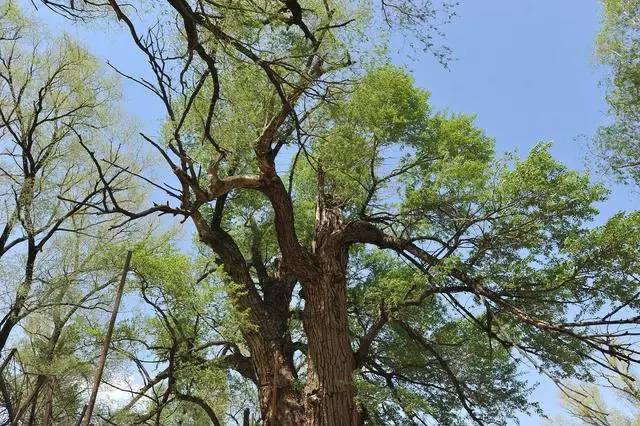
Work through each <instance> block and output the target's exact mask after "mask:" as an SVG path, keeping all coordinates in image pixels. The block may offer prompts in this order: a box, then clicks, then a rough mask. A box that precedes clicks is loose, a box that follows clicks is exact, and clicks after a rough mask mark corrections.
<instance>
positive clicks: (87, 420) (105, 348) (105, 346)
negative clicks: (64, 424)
mask: <svg viewBox="0 0 640 426" xmlns="http://www.w3.org/2000/svg"><path fill="white" fill-rule="evenodd" d="M130 263H131V250H129V251H128V252H127V258H126V259H125V261H124V269H123V271H122V277H120V284H119V285H118V289H117V290H116V297H115V300H114V301H113V309H112V310H111V319H110V320H109V325H108V326H107V334H105V336H104V342H102V352H101V353H100V359H99V360H98V368H97V371H96V378H95V381H94V382H93V390H92V391H91V397H90V398H89V402H88V403H87V405H86V410H84V422H83V423H82V424H83V426H89V425H90V424H91V416H92V414H93V407H94V406H95V404H96V397H97V396H98V388H99V387H100V382H102V373H103V371H104V365H105V363H106V362H107V353H108V352H109V345H110V344H111V336H112V335H113V328H114V326H115V324H116V317H117V316H118V309H119V308H120V299H122V292H123V290H124V283H125V281H126V279H127V272H129V264H130Z"/></svg>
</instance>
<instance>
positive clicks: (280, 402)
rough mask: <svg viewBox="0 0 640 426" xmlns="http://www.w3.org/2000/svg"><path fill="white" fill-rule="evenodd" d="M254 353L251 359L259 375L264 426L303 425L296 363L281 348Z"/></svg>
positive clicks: (259, 394) (259, 393) (258, 381)
mask: <svg viewBox="0 0 640 426" xmlns="http://www.w3.org/2000/svg"><path fill="white" fill-rule="evenodd" d="M257 352H258V351H253V352H252V353H251V358H252V359H253V365H254V368H255V370H256V373H257V377H256V379H257V384H258V396H259V399H260V401H259V402H260V411H261V414H262V419H263V420H264V424H265V425H267V426H276V425H299V424H302V418H303V417H302V416H303V406H302V402H301V397H300V391H299V390H298V389H296V384H295V375H294V374H295V373H294V368H293V360H291V359H289V357H288V356H285V355H283V352H282V351H281V350H280V349H279V348H272V350H267V351H262V350H260V351H259V352H261V353H257Z"/></svg>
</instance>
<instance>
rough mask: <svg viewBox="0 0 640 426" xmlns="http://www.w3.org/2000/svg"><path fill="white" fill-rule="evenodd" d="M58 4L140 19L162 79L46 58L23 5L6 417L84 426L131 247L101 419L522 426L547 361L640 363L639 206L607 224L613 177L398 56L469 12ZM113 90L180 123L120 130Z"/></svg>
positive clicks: (139, 41)
mask: <svg viewBox="0 0 640 426" xmlns="http://www.w3.org/2000/svg"><path fill="white" fill-rule="evenodd" d="M43 3H44V5H46V6H48V7H50V8H52V9H53V10H55V11H57V12H59V13H61V14H63V15H65V16H66V17H68V18H70V19H76V20H79V21H89V22H93V21H94V20H100V21H107V22H111V25H118V28H119V29H120V30H122V31H126V32H127V33H128V34H129V35H130V36H131V42H132V43H133V45H135V46H136V47H137V48H138V49H139V50H140V53H141V57H142V58H143V59H144V60H145V61H146V62H147V63H148V65H149V71H148V73H147V74H146V75H144V76H136V75H129V74H128V71H127V70H126V69H120V68H117V69H115V70H113V73H108V72H107V71H106V70H104V69H103V68H104V67H101V66H100V65H99V64H98V61H97V60H96V59H95V58H93V57H92V56H91V55H90V54H89V53H88V52H87V50H86V49H85V48H83V47H81V46H80V45H78V44H77V43H76V42H74V41H73V40H71V39H70V38H69V37H67V36H65V37H63V38H60V39H55V41H54V42H53V43H52V46H53V47H52V48H51V49H43V47H44V46H45V45H46V46H48V45H49V44H50V43H48V42H46V41H42V42H40V43H38V42H37V40H36V39H35V36H36V35H37V34H38V31H36V30H34V29H33V28H34V25H37V24H33V23H32V22H31V21H30V20H29V19H28V18H25V17H24V16H23V15H21V14H20V13H19V12H18V11H17V10H16V9H15V7H14V6H13V5H11V4H9V5H6V6H5V7H4V9H3V10H4V11H5V12H4V13H5V15H4V16H5V18H6V19H4V20H3V21H2V24H1V25H3V26H5V27H3V28H5V29H4V30H3V32H2V33H0V64H1V65H2V67H0V77H2V81H1V82H0V100H1V103H0V113H1V114H2V115H0V118H2V122H1V123H0V130H2V134H1V137H2V141H3V149H5V148H4V146H5V145H4V144H5V143H9V145H10V148H7V150H6V151H3V153H5V157H4V158H7V159H8V160H7V163H10V164H11V167H13V168H15V167H17V169H16V171H13V169H11V170H9V169H7V171H4V170H2V173H3V174H2V188H3V190H2V197H3V202H5V203H6V204H7V205H9V206H14V208H13V209H8V210H7V211H8V213H7V215H8V216H7V219H6V223H7V225H6V226H5V233H4V234H6V238H4V234H3V238H4V239H6V240H7V241H14V242H13V243H11V245H10V247H15V249H14V250H15V254H16V256H15V259H12V260H11V261H7V262H6V263H5V258H4V257H3V258H2V259H1V261H2V262H3V263H2V264H1V265H2V268H3V270H5V271H9V272H5V273H4V275H11V271H13V270H15V269H14V268H16V267H17V266H16V265H22V264H23V263H21V262H24V265H25V266H24V268H25V271H26V272H25V273H24V277H22V276H20V277H19V278H17V279H14V280H13V281H12V280H6V284H5V286H6V287H7V290H8V292H9V294H11V297H10V298H9V302H8V304H9V306H8V307H7V315H6V316H5V317H4V318H3V319H2V331H4V330H6V337H5V338H4V340H0V343H2V345H1V346H0V349H2V350H3V351H2V354H3V357H2V358H1V359H2V360H3V361H2V364H1V365H2V368H1V369H0V384H1V385H2V386H1V389H0V390H1V391H2V399H1V400H0V401H1V402H2V408H3V409H4V413H2V415H4V417H3V418H2V419H3V420H6V421H7V422H8V423H13V424H28V423H30V424H34V423H37V424H45V425H48V424H75V423H76V421H78V419H79V418H81V417H82V416H83V413H84V411H83V404H84V403H85V402H86V400H87V399H88V391H89V389H90V388H91V386H90V385H91V383H92V380H93V377H94V376H93V370H94V368H95V363H96V359H97V358H98V354H99V352H100V346H101V345H102V344H104V343H105V335H104V333H105V330H104V328H105V323H106V318H107V317H108V314H109V313H110V310H111V307H110V303H111V300H112V298H113V295H114V293H115V290H114V285H115V283H116V282H117V280H118V278H119V276H120V274H121V268H122V263H123V262H124V253H125V252H126V251H127V250H132V251H133V258H132V263H131V268H130V269H131V271H130V274H129V275H128V277H127V287H126V294H125V298H124V309H123V310H122V312H121V314H120V316H119V320H118V325H117V327H116V330H115V334H114V335H113V338H112V339H111V340H110V341H109V340H107V341H106V344H107V345H108V349H109V358H108V363H107V370H106V372H105V376H104V378H103V382H102V386H101V387H100V392H101V393H102V394H103V395H105V394H114V392H115V393H117V394H118V395H121V396H122V397H121V398H120V399H119V400H117V401H109V400H107V399H106V397H104V399H101V400H100V404H99V406H98V407H96V410H95V412H94V417H93V419H94V421H95V422H99V423H100V424H116V425H128V424H156V425H157V424H162V425H165V424H166V425H169V424H232V423H234V422H235V423H238V424H239V423H240V422H242V421H243V422H244V423H245V424H250V423H252V422H254V423H256V422H258V423H259V424H265V425H298V424H304V425H356V424H372V425H378V424H380V425H382V424H385V425H386V424H397V425H403V424H446V425H449V424H452V425H454V424H468V423H470V422H473V423H476V424H506V423H507V422H508V421H511V420H514V419H515V418H516V415H518V414H520V413H533V412H540V408H539V407H538V405H537V403H536V401H532V400H531V399H530V396H529V395H530V391H531V389H532V387H533V386H534V384H532V383H530V382H529V381H528V380H527V377H526V375H525V374H523V371H524V370H523V367H524V366H528V368H535V369H537V370H538V371H540V372H541V373H543V374H546V375H548V376H549V377H550V378H552V379H553V380H554V381H557V382H558V383H561V381H562V380H565V379H568V378H571V379H576V380H586V381H589V380H593V379H594V372H596V371H602V370H603V369H604V370H607V371H610V372H613V373H617V374H621V375H622V376H623V377H624V376H628V375H629V373H628V370H627V369H625V368H626V367H625V366H627V365H633V364H635V363H637V362H638V361H639V358H638V355H639V353H638V346H637V343H638V342H637V329H636V325H637V323H638V318H639V317H638V315H637V310H638V308H639V307H640V299H639V298H638V296H639V295H640V285H639V283H640V282H639V281H638V278H639V273H640V213H638V212H629V213H619V214H616V215H614V216H613V217H611V218H609V219H608V220H607V221H606V222H605V223H604V224H603V225H601V226H596V227H594V226H593V224H592V221H593V219H594V217H595V216H596V215H597V213H598V210H597V208H596V205H597V203H601V202H606V199H607V196H608V190H607V188H605V187H604V186H603V185H602V184H599V183H597V182H594V181H593V180H592V179H591V178H590V177H589V176H588V175H587V174H586V173H582V172H577V171H573V170H570V169H569V168H567V167H566V166H565V165H563V164H562V163H560V162H559V161H557V160H556V159H554V158H553V156H552V155H551V153H550V145H549V144H545V143H540V144H538V145H537V146H535V147H534V149H533V150H531V152H530V153H529V154H528V155H527V156H525V157H524V158H519V157H517V156H515V155H511V154H509V155H498V154H497V153H496V150H495V147H494V141H493V139H492V138H491V137H490V136H489V135H487V134H485V132H484V131H483V130H482V129H480V128H478V127H477V125H476V124H475V119H474V117H473V116H468V115H465V114H458V113H451V112H445V111H437V110H436V109H435V108H434V107H433V106H432V105H431V104H430V101H429V97H430V95H429V92H428V91H426V90H425V89H423V88H420V87H418V86H417V85H416V84H415V82H414V79H413V77H412V76H411V75H410V73H408V72H407V71H406V70H405V69H403V68H402V67H400V66H397V65H394V64H393V62H392V61H391V59H390V55H389V53H388V50H389V47H390V46H393V45H394V43H396V42H397V38H398V37H400V36H402V35H403V34H404V37H406V38H404V39H403V40H404V43H406V44H412V45H413V46H414V50H413V51H414V52H416V51H418V50H420V49H425V50H427V51H429V52H431V54H434V55H435V58H436V59H438V60H441V61H443V62H446V60H447V57H448V50H447V49H446V48H445V47H443V46H442V44H441V42H440V41H439V37H440V35H439V33H438V31H439V27H440V24H439V22H440V21H441V20H445V21H446V19H448V18H450V17H451V14H452V13H453V9H452V5H450V4H447V3H434V2H431V1H428V0H424V1H408V0H407V1H404V0H402V1H399V2H387V1H383V2H381V3H377V2H373V3H370V2H334V1H331V0H323V1H315V0H308V1H306V0H305V1H297V0H282V1H265V2H256V1H253V0H240V1H237V0H236V1H233V2H232V1H225V0H223V1H197V2H195V1H194V2H189V1H187V0H168V1H167V2H166V3H165V2H158V4H153V7H151V5H149V4H147V3H144V2H141V3H140V4H129V3H126V4H125V3H118V2H117V1H116V0H110V1H109V2H107V3H105V4H102V3H94V2H90V1H86V0H85V1H83V0H75V1H71V2H69V3H65V2H50V1H48V0H47V1H44V2H43ZM114 22H115V23H114ZM149 22H151V24H150V25H149ZM418 29H419V30H420V32H418V33H417V34H418V35H415V34H416V30H418ZM23 46H24V47H23ZM23 50H24V52H27V53H24V54H22V53H17V52H22V51H23ZM41 64H45V66H42V65H41ZM116 75H119V76H120V77H121V78H126V79H130V80H132V81H135V82H136V83H138V85H139V87H140V90H144V91H149V92H151V93H152V94H153V95H154V99H155V101H156V102H158V104H159V105H162V106H163V108H164V110H165V112H166V117H165V121H164V123H163V125H162V127H161V128H159V129H157V132H156V133H155V134H146V133H139V134H134V132H133V131H132V130H130V129H129V128H127V126H126V125H122V124H121V123H123V122H124V123H126V122H127V120H123V119H121V118H122V115H123V114H124V112H123V111H119V110H118V108H116V105H117V93H114V92H112V90H114V87H115V86H114V80H113V79H114V77H115V76H116ZM141 144H145V148H140V146H141ZM141 152H142V154H140V153H141ZM54 153H55V155H53V154H54ZM145 156H146V157H147V160H146V162H144V163H143V162H142V160H141V158H142V157H145ZM41 158H44V159H43V160H41ZM54 159H55V160H56V161H54ZM20 165H22V166H20ZM3 167H4V166H3ZM6 167H7V168H8V167H10V166H9V165H7V166H6ZM158 176H159V177H158ZM33 182H35V183H36V184H34V183H33ZM85 186H86V188H85ZM34 187H35V188H46V189H47V191H44V189H43V190H41V191H39V192H37V191H35V190H34V189H33V188H34ZM16 188H17V189H16ZM21 188H28V189H26V190H25V189H21ZM87 188H88V189H87ZM20 191H23V192H25V191H26V193H27V195H20V194H21V192H20ZM41 192H42V195H39V194H40V193H41ZM36 195H38V197H36ZM12 211H16V213H11V212H12ZM11 215H14V216H11ZM159 216H161V217H164V218H168V222H171V224H172V225H173V226H181V225H182V224H184V223H185V222H187V221H188V222H190V223H191V224H192V225H193V228H194V240H196V241H194V243H193V245H192V246H190V247H185V243H184V241H182V242H181V241H179V238H178V237H177V235H176V231H175V229H169V230H167V229H166V228H167V227H166V226H162V224H160V225H159V224H157V222H154V220H155V219H154V218H157V217H159ZM14 217H15V218H14ZM36 217H37V218H38V220H40V221H42V223H43V224H42V225H34V224H32V222H33V223H35V221H36ZM18 222H19V223H20V224H21V225H22V227H21V228H20V229H18V227H14V223H18ZM41 229H43V230H41ZM54 234H56V235H57V236H58V234H59V238H57V237H56V238H54V239H50V238H49V237H47V239H45V240H43V239H39V238H41V237H40V235H45V236H50V235H54ZM49 239H50V242H48V243H47V245H46V246H45V245H44V242H46V241H47V240H49ZM43 241H44V242H43ZM49 246H50V247H49ZM19 247H23V248H19ZM30 253H33V254H32V255H30ZM36 255H37V256H36ZM24 256H26V261H25V260H24ZM20 267H22V266H20ZM11 276H14V277H15V274H13V275H11ZM34 283H37V285H35V284H34ZM18 325H19V326H20V331H16V329H17V326H18ZM0 336H1V334H0ZM10 348H11V349H10ZM13 348H15V349H13ZM612 360H615V362H612ZM85 421H88V420H86V418H85Z"/></svg>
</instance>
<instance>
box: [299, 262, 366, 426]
mask: <svg viewBox="0 0 640 426" xmlns="http://www.w3.org/2000/svg"><path fill="white" fill-rule="evenodd" d="M336 278H338V277H336V276H335V275H333V274H328V276H327V277H326V279H323V280H322V281H321V282H320V283H319V285H317V286H312V287H311V288H307V289H305V297H306V299H305V310H304V325H305V331H306V334H307V338H308V341H309V353H308V372H307V383H306V386H305V390H304V398H305V400H304V406H305V419H304V423H303V424H305V425H309V426H311V425H313V426H342V425H344V426H349V425H357V424H359V416H358V410H357V407H356V403H355V396H356V392H355V386H354V383H353V370H354V365H355V363H354V357H353V351H352V350H351V346H350V344H349V336H348V327H347V310H346V286H345V283H344V275H342V277H341V279H336Z"/></svg>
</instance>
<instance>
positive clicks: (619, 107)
mask: <svg viewBox="0 0 640 426" xmlns="http://www.w3.org/2000/svg"><path fill="white" fill-rule="evenodd" d="M602 8H603V12H602V28H601V30H600V33H599V35H598V38H597V41H596V53H597V55H598V58H599V59H600V60H601V61H602V63H603V64H605V65H607V66H608V67H610V74H609V77H608V79H607V80H606V87H607V103H608V104H609V110H610V113H611V117H612V123H611V124H609V125H606V126H603V127H601V128H600V129H599V130H598V133H597V135H596V140H595V142H596V143H595V147H596V149H597V152H598V153H599V154H600V155H602V157H603V159H604V160H605V162H606V163H607V164H608V165H609V166H610V167H611V169H612V170H613V171H614V172H615V173H616V174H617V175H618V176H619V177H621V178H623V179H631V180H632V181H635V182H636V183H638V182H640V2H638V1H637V0H602Z"/></svg>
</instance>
